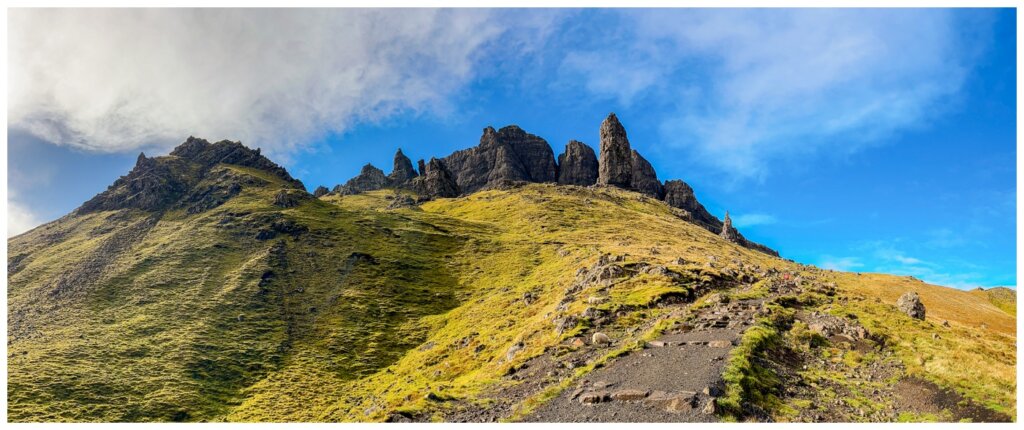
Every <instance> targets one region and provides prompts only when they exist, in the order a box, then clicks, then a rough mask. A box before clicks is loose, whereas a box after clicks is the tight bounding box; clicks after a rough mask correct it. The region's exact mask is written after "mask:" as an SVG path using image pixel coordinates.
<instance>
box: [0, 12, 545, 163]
mask: <svg viewBox="0 0 1024 430" xmlns="http://www.w3.org/2000/svg"><path fill="white" fill-rule="evenodd" d="M8 22H9V28H8V36H9V39H8V40H9V42H10V43H9V47H8V58H9V63H10V64H11V68H10V75H9V88H10V94H9V99H8V107H9V115H10V117H9V124H8V126H9V128H10V127H13V128H16V129H20V130H25V131H28V132H29V133H31V134H33V135H35V136H37V137H40V138H42V139H44V140H47V141H50V142H53V143H57V144H65V145H73V146H77V147H82V148H87V149H91V150H100V151H125V150H130V149H135V148H139V147H144V146H152V145H153V144H157V145H163V146H167V145H171V144H175V143H179V142H180V141H181V140H182V139H183V138H184V137H187V136H188V135H190V134H191V135H198V136H203V137H208V138H212V139H220V138H229V139H233V140H234V139H240V140H242V141H244V142H246V143H247V144H250V145H253V146H261V147H263V148H265V149H269V150H270V151H271V152H276V153H280V154H284V155H287V153H289V152H290V151H294V150H295V149H297V148H298V147H299V146H301V145H304V144H306V143H308V142H309V141H311V140H314V139H315V138H316V137H317V136H319V135H322V134H324V133H327V132H343V131H345V130H346V129H348V128H349V127H351V126H352V125H353V124H354V123H357V122H360V121H376V120H380V119H383V118H387V117H389V116H392V115H395V114H398V113H412V114H416V113H423V112H437V113H439V114H442V115H443V114H444V113H445V112H447V111H449V110H451V109H452V106H451V105H450V98H451V97H452V95H453V94H455V93H457V92H458V91H459V90H460V89H462V88H463V87H464V86H465V85H466V84H467V83H468V82H470V81H471V80H472V79H473V77H474V76H475V74H476V66H477V65H478V61H479V60H480V59H481V56H482V55H484V53H485V52H488V51H494V50H493V49H490V47H492V45H490V44H493V43H497V41H498V40H499V39H500V38H502V37H503V35H508V36H509V37H508V39H507V40H505V39H503V41H505V42H508V43H509V44H511V45H514V46H515V47H517V49H519V50H529V49H531V48H530V47H531V46H535V45H536V42H534V41H532V40H531V38H532V37H543V34H544V32H543V31H540V30H537V29H531V28H530V27H529V25H531V24H530V23H531V22H532V21H530V20H514V19H498V16H497V15H496V13H495V12H493V11H488V10H479V9H478V10H451V9H448V10H440V9H415V10H413V9H408V10H400V9H388V10H365V9H332V10H312V9H274V10H257V9H247V10H219V9H201V10H197V9H175V10H168V9H153V10H106V9H95V10H81V9H75V10H71V9H19V10H12V11H11V12H10V14H9V21H8ZM524 22H525V23H526V24H523V23H524ZM519 27H523V29H524V31H512V30H513V29H515V28H519ZM525 30H530V31H525Z"/></svg>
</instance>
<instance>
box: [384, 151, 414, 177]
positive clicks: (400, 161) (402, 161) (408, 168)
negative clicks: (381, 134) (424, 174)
mask: <svg viewBox="0 0 1024 430" xmlns="http://www.w3.org/2000/svg"><path fill="white" fill-rule="evenodd" d="M416 176H418V175H417V174H416V170H414V169H413V167H412V161H411V160H409V157H406V156H405V154H403V153H402V150H401V149H399V150H398V152H396V153H395V165H394V168H393V169H392V170H391V174H389V175H388V179H389V180H390V181H391V183H392V184H403V183H406V182H408V181H411V180H412V178H415V177H416Z"/></svg>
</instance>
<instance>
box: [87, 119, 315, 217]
mask: <svg viewBox="0 0 1024 430" xmlns="http://www.w3.org/2000/svg"><path fill="white" fill-rule="evenodd" d="M222 164H223V165H235V166H241V167H249V168H254V169H259V170H262V171H265V172H268V173H270V174H272V175H274V176H277V177H278V178H280V179H282V180H284V181H285V182H286V183H288V184H289V185H290V186H292V187H293V188H296V189H299V190H303V189H304V187H303V185H302V182H301V181H299V180H297V179H294V178H292V177H291V175H289V174H288V171H286V170H285V169H284V168H283V167H281V166H278V165H277V164H275V163H274V162H273V161H270V160H269V159H267V158H266V157H264V156H263V155H260V150H259V149H258V148H257V149H249V148H247V147H245V146H243V145H242V144H241V143H240V142H231V141H228V140H223V141H220V142H217V143H210V142H208V141H206V140H205V139H199V138H196V137H189V138H188V139H187V140H185V142H184V143H182V144H181V145H179V146H178V147H177V148H174V150H173V151H171V153H170V155H167V156H163V157H153V158H149V157H146V154H144V153H142V154H139V158H138V159H137V160H136V162H135V167H134V168H132V170H131V171H130V172H128V174H127V175H125V176H122V177H120V178H119V179H117V180H116V181H114V183H113V184H111V185H110V186H109V187H108V188H107V190H106V191H103V192H101V193H99V194H97V195H96V196H95V197H93V198H91V199H89V200H88V201H86V202H85V203H83V204H82V206H80V207H79V208H78V209H76V210H75V213H77V214H86V213H90V212H97V211H108V210H117V209H128V208H131V209H141V210H145V211H161V210H166V209H170V208H172V207H181V206H185V207H187V209H188V210H189V212H190V213H195V211H198V210H205V209H208V208H210V207H212V206H216V200H225V199H226V198H221V197H224V196H228V197H229V196H231V195H234V194H237V193H238V191H239V190H240V187H242V186H244V185H245V184H241V183H238V182H237V181H236V179H237V178H236V177H235V176H234V175H231V174H229V173H225V172H224V171H222V170H217V169H215V167H216V166H218V165H222ZM210 175H218V177H217V178H216V179H217V186H216V187H214V188H215V189H214V188H211V189H203V190H193V187H194V186H195V184H197V183H199V182H200V181H201V180H203V179H204V178H207V177H209V176H210ZM218 196H220V197H218Z"/></svg>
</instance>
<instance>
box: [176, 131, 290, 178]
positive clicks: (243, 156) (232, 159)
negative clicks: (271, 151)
mask: <svg viewBox="0 0 1024 430" xmlns="http://www.w3.org/2000/svg"><path fill="white" fill-rule="evenodd" d="M170 155H172V156H176V157H181V158H184V159H186V160H189V161H191V162H194V163H198V164H200V165H201V166H203V167H204V168H207V169H208V168H210V167H213V166H214V165H216V164H234V165H237V166H244V167H252V168H254V169H260V170H263V171H267V172H270V173H273V174H274V175H276V176H278V177H280V178H281V179H284V180H285V181H288V182H290V183H292V185H295V186H296V187H298V188H304V187H303V186H302V182H300V181H299V180H297V179H295V178H292V176H291V175H290V174H288V171H287V170H285V169H284V168H283V167H281V166H279V165H277V163H274V162H273V161H270V160H269V159H268V158H267V157H264V156H263V155H260V149H259V148H256V149H249V148H247V147H245V146H244V145H242V143H241V142H232V141H230V140H222V141H220V142H217V143H210V142H208V141H207V140H206V139H200V138H196V137H192V136H189V138H188V139H187V140H185V143H182V144H181V145H178V147H177V148H174V150H173V151H171V154H170Z"/></svg>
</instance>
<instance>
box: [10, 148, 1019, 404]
mask: <svg viewBox="0 0 1024 430" xmlns="http://www.w3.org/2000/svg"><path fill="white" fill-rule="evenodd" d="M223 168H230V169H233V170H234V171H235V172H236V173H238V174H242V175H250V176H253V177H256V178H259V179H261V180H263V181H264V182H266V184H267V185H265V186H262V187H248V188H245V189H243V192H242V193H241V194H240V195H238V196H236V197H234V198H232V199H231V200H229V201H228V202H227V203H225V204H224V205H222V206H220V207H217V208H215V209H213V210H210V211H207V212H204V213H200V214H195V215H189V214H187V213H185V212H184V211H182V210H176V211H172V212H170V213H167V214H164V215H163V217H162V218H160V220H159V221H158V222H157V223H156V225H155V226H154V227H153V229H152V230H150V231H149V232H148V233H147V234H145V235H144V237H142V238H140V239H139V241H138V242H137V243H135V244H134V245H133V246H131V247H130V248H128V249H126V250H124V251H123V252H122V253H120V254H119V255H116V256H113V257H114V258H113V260H112V261H111V263H110V265H109V267H108V268H107V269H106V270H104V271H103V274H102V276H101V277H100V278H99V279H98V280H97V282H95V283H94V285H91V286H90V288H89V289H88V290H86V291H82V292H81V294H77V295H74V296H71V297H67V298H59V297H53V296H51V295H48V291H49V290H50V289H51V288H52V283H53V280H54V279H57V278H58V277H59V276H60V275H61V273H64V272H67V271H72V270H74V269H76V268H79V267H81V265H83V264H84V262H85V259H86V258H88V256H89V255H90V253H94V252H96V250H97V249H100V247H101V245H102V244H103V243H104V241H105V240H107V239H109V238H110V237H111V235H112V234H114V233H113V232H102V231H100V230H102V227H104V226H107V225H111V223H113V222H115V221H112V220H114V219H116V218H123V219H126V220H127V221H116V222H122V223H128V222H134V221H138V220H141V219H143V218H144V217H145V216H147V214H143V213H140V212H131V211H122V212H119V213H114V212H102V213H95V214H89V215H85V216H79V217H70V218H66V219H63V220H61V221H59V222H56V223H53V224H50V225H48V226H46V227H42V228H40V229H37V230H33V231H32V232H29V233H28V234H25V235H22V236H19V237H16V238H14V239H12V240H11V241H9V250H10V254H11V255H12V256H14V255H19V254H27V255H30V256H31V257H30V258H28V259H26V260H25V264H24V268H23V269H22V270H21V271H19V272H18V273H16V274H14V275H12V276H10V277H9V287H8V300H9V308H8V311H9V313H10V314H11V315H12V317H11V319H10V320H9V321H12V322H14V323H15V324H12V327H11V328H9V334H17V336H15V337H14V340H13V341H12V342H11V343H10V344H9V356H8V358H9V367H8V371H9V375H10V376H9V380H8V384H9V396H10V397H9V405H8V413H9V416H10V417H11V419H12V420H15V421H107V420H142V421H148V420H176V419H177V420H205V421H217V420H230V421H297V420H304V421H379V420H383V419H385V418H387V417H388V415H389V414H391V413H394V412H404V413H407V414H413V415H417V416H420V417H428V418H430V417H434V418H439V417H440V416H441V415H440V413H441V412H443V411H445V410H446V409H447V408H450V407H452V405H454V404H458V403H462V402H469V403H477V404H481V405H486V404H488V403H489V402H491V401H492V399H488V398H486V393H489V392H492V391H493V389H494V388H495V387H497V386H499V385H500V384H508V383H513V382H510V381H507V380H506V379H504V378H503V376H504V375H505V374H506V373H508V371H509V370H510V369H512V368H514V367H516V366H519V365H521V364H522V363H523V362H525V361H526V360H528V359H530V358H531V357H534V356H536V355H538V354H541V353H542V352H543V351H544V350H545V348H549V347H552V346H555V345H557V344H559V343H561V342H564V341H565V338H566V337H567V336H570V335H572V334H573V333H574V331H570V332H567V333H562V334H558V333H557V332H556V330H555V327H554V319H555V318H556V317H558V316H559V315H562V314H564V315H569V314H573V313H579V312H581V311H582V310H583V309H584V308H585V307H587V306H590V305H588V304H587V303H586V298H587V297H589V296H591V295H601V296H606V297H608V299H609V300H608V301H607V302H606V303H604V304H602V305H601V306H602V307H613V308H614V307H621V308H623V309H633V311H631V312H632V313H631V314H630V315H629V316H628V317H627V318H624V319H623V321H630V322H631V323H635V324H636V325H638V326H640V325H644V326H646V327H653V328H652V329H651V330H648V331H641V332H637V333H635V334H634V335H633V337H631V338H629V339H631V340H630V341H626V339H623V340H624V342H625V343H624V344H622V345H621V348H633V347H635V346H636V345H637V343H635V342H632V339H633V338H636V339H639V340H642V339H644V338H646V337H645V336H647V337H649V336H651V335H652V333H655V332H657V331H658V330H661V329H663V328H664V326H665V324H667V322H668V321H672V320H671V318H672V316H671V315H669V314H667V313H665V312H661V311H659V310H646V308H645V307H646V306H648V305H650V304H651V303H652V302H654V301H656V299H657V298H658V297H661V296H664V295H666V294H681V293H683V292H684V291H687V290H688V288H687V287H686V286H685V285H684V286H680V285H678V284H677V283H672V282H669V281H668V280H667V279H666V278H664V277H662V276H655V275H640V276H638V277H636V278H633V279H632V280H629V281H626V282H620V283H616V284H614V285H612V286H611V287H610V288H608V290H607V291H604V292H601V293H598V292H597V291H596V290H595V289H594V288H595V287H591V289H588V290H584V291H581V292H579V293H578V294H577V295H576V296H575V298H574V299H573V300H572V301H571V302H570V303H569V306H568V309H567V310H565V311H558V310H557V309H556V308H557V305H558V303H559V302H560V301H561V300H562V299H563V298H564V297H565V290H566V289H567V288H568V287H569V286H570V285H571V284H572V282H573V280H574V279H575V273H576V271H577V269H579V268H581V267H587V266H590V265H591V264H593V263H594V261H596V259H597V258H598V256H599V255H601V254H603V253H610V254H615V255H623V254H628V257H627V262H639V261H644V262H648V263H650V264H662V265H666V266H668V267H669V268H672V269H675V270H678V271H680V272H686V273H690V272H691V271H698V269H700V270H706V271H708V272H714V271H716V270H717V269H709V268H705V267H704V263H705V262H706V261H708V260H709V259H710V258H712V257H713V258H714V259H716V260H717V261H718V262H719V263H718V264H719V266H721V265H722V264H725V262H729V261H731V260H732V259H734V258H735V259H739V260H742V261H743V262H744V264H748V265H758V266H761V267H764V268H777V269H781V270H812V269H810V268H806V267H803V266H799V265H797V264H794V263H791V262H787V261H785V260H781V259H777V258H774V257H770V256H768V255H766V254H762V253H758V252H755V251H752V250H749V249H745V248H741V247H738V246H736V245H734V244H731V243H728V242H725V241H723V240H722V239H721V238H719V237H718V236H716V235H714V234H711V233H709V232H707V231H706V230H704V229H702V228H700V227H697V226H695V225H693V224H690V223H687V222H685V221H683V220H681V219H680V218H679V217H677V216H676V213H675V210H674V209H671V208H669V207H668V206H666V205H665V204H664V203H662V202H659V201H656V200H653V199H649V198H646V197H642V196H640V195H638V194H636V193H631V192H626V191H622V190H617V189H600V188H598V189H591V188H581V187H564V186H557V187H556V186H553V185H544V184H534V185H529V186H525V187H521V188H515V189H510V190H489V191H483V192H479V193H476V194H473V195H470V196H466V197H460V198H455V199H439V200H435V201H431V202H428V203H425V204H422V205H421V206H419V207H411V208H400V209H387V208H388V207H389V204H390V199H389V196H391V195H393V193H394V192H393V191H389V190H383V191H377V192H371V193H366V194H363V195H356V196H335V195H329V196H326V197H323V198H321V199H310V200H308V201H306V202H304V203H302V204H301V205H299V206H298V207H294V208H287V209H283V208H278V207H275V206H273V205H272V204H271V202H272V201H273V196H274V194H275V193H276V192H277V190H278V189H280V188H281V187H284V186H286V184H284V183H282V182H281V181H279V180H277V179H276V178H274V177H273V176H272V175H267V174H265V173H264V172H260V171H256V170H253V169H244V168H237V167H233V166H232V167H223ZM232 213H234V214H238V213H248V214H250V215H246V216H242V217H241V220H239V219H238V218H239V217H235V218H231V216H230V215H231V214H232ZM258 214H268V215H279V216H282V217H284V218H286V219H289V220H292V221H293V222H295V223H297V224H300V225H302V226H305V227H306V228H307V229H308V231H307V232H306V233H303V234H300V235H297V236H295V237H292V236H289V235H285V234H282V235H279V236H278V237H275V238H273V239H271V240H266V241H260V240H256V239H255V237H254V233H255V231H253V230H252V228H251V227H248V226H246V224H245V223H246V221H244V220H245V219H248V218H246V217H251V216H253V215H258ZM224 219H235V220H234V221H229V222H227V223H222V222H223V220H224ZM97 229H99V230H97ZM98 231H99V232H98ZM97 232H98V233H97ZM57 233H61V240H54V239H53V237H55V235H56V234H57ZM281 246H283V249H284V256H285V257H284V259H283V261H282V260H280V259H278V258H277V257H276V255H277V254H275V252H274V251H272V250H273V249H275V247H281ZM365 256H370V257H365ZM677 257H682V258H683V259H684V260H686V261H688V262H692V263H687V264H686V265H685V266H677V265H676V264H675V260H676V258H677ZM267 271H271V272H273V273H274V276H273V277H272V279H271V281H270V282H269V283H264V284H265V285H263V286H261V282H260V279H261V277H262V276H263V275H264V274H265V273H266V272H267ZM827 276H831V277H834V278H835V282H837V284H839V286H840V288H841V289H842V290H843V291H844V294H856V295H861V296H864V297H867V298H869V299H868V300H864V301H861V302H854V303H852V304H850V306H861V304H864V305H870V304H872V303H873V301H872V300H870V299H872V298H874V297H879V298H880V299H881V300H882V303H881V304H878V305H877V306H876V307H871V306H864V307H863V308H861V307H856V308H851V311H852V312H858V313H861V314H863V317H864V318H866V319H869V320H870V319H871V318H877V319H878V322H877V324H875V325H869V328H871V329H873V330H876V331H883V332H884V331H886V330H891V329H890V328H887V327H885V324H887V323H888V322H889V320H890V319H893V318H897V316H895V314H894V313H893V312H892V311H891V310H890V309H889V308H887V307H886V306H891V305H890V303H893V302H895V298H896V297H898V295H899V293H900V291H901V288H904V287H907V288H909V287H910V286H914V287H915V288H921V289H920V290H919V292H920V293H921V294H922V298H923V300H924V301H925V304H926V306H928V312H929V322H930V323H931V324H932V326H936V323H935V322H934V321H939V320H936V318H942V319H948V320H949V321H950V322H951V324H953V327H954V329H955V330H946V331H945V332H943V331H941V330H942V329H941V328H936V327H931V326H927V327H926V326H922V328H920V330H924V331H925V334H927V333H930V331H936V330H939V332H940V333H942V334H943V337H942V340H943V341H944V342H955V341H958V340H961V339H960V337H961V336H963V337H965V342H966V343H964V347H965V348H967V347H972V346H981V345H988V346H987V348H988V349H983V350H982V351H983V352H982V353H998V354H1001V355H999V358H992V357H989V358H985V360H988V361H982V362H983V363H988V362H991V363H997V364H999V363H1002V364H999V366H1004V367H998V366H997V367H996V369H995V370H994V371H993V372H991V373H989V374H984V375H978V374H977V373H983V372H985V368H984V367H980V366H979V367H977V368H976V370H975V374H970V375H969V376H971V377H973V378H975V379H976V380H977V381H978V382H977V384H975V385H974V386H970V385H969V384H967V382H969V380H968V379H967V376H968V375H964V376H963V377H959V378H958V377H956V376H955V375H952V374H951V373H946V372H941V371H939V368H938V367H936V366H937V365H936V364H935V363H943V364H942V366H941V367H942V368H945V367H949V368H950V369H952V368H953V366H955V365H959V364H963V365H966V364H968V363H972V364H973V363H974V362H976V361H968V360H978V359H979V358H978V357H976V355H977V354H973V353H970V352H961V353H960V354H954V353H952V352H950V351H942V350H940V348H942V347H948V345H946V344H945V343H939V342H937V341H933V339H932V338H931V337H930V336H918V337H920V339H917V338H908V339H907V340H906V341H907V342H908V344H907V346H906V347H904V349H906V350H908V351H910V350H911V349H910V348H911V347H913V348H918V349H927V350H928V351H930V353H931V354H932V358H930V359H929V361H927V362H926V363H925V364H924V365H921V366H920V371H921V372H924V373H926V374H928V372H930V373H931V374H935V375H937V376H936V378H935V379H937V380H938V381H940V382H946V383H947V384H948V385H951V386H955V387H957V388H958V389H960V390H962V391H965V392H966V393H967V394H968V395H971V396H974V397H976V398H980V399H988V400H987V401H989V402H990V403H991V402H994V403H995V404H1006V402H1007V400H1008V399H1010V400H1012V399H1014V398H1015V397H1014V394H1015V390H1014V389H1009V390H1006V388H1007V387H1011V388H1015V386H1013V385H1006V384H1013V382H1012V381H1013V369H1012V365H1010V367H1009V370H1008V372H1007V371H1006V368H1005V366H1006V365H1007V363H1014V362H1015V351H1014V350H1013V349H1012V348H1009V349H1007V348H1006V347H1005V346H1006V345H1011V346H1012V340H1013V339H1014V338H1015V334H1014V333H1013V332H1012V324H1013V321H1014V320H1013V317H1012V316H1009V315H1007V314H1006V313H1005V312H1002V311H999V310H998V309H997V308H995V307H994V306H992V305H991V303H990V302H988V301H987V299H986V300H982V299H981V298H978V297H975V296H973V295H970V294H967V293H960V292H955V291H952V290H949V289H945V288H941V287H932V286H925V285H924V284H919V283H913V284H912V285H911V284H907V285H904V284H903V282H905V281H906V280H905V279H904V278H897V277H890V276H884V275H863V276H859V277H858V276H856V275H853V274H842V273H835V274H828V275H827ZM918 286H920V287H918ZM751 291H752V292H747V293H743V294H762V293H763V291H761V290H760V289H758V288H754V289H752V290H751ZM960 294H962V295H963V296H961V295H960ZM947 296H948V297H950V298H953V299H956V300H960V301H962V304H965V305H967V306H981V307H982V308H984V306H988V308H984V309H994V310H995V311H996V312H999V315H1001V316H995V315H994V314H989V313H984V314H982V315H977V314H976V313H963V315H961V312H959V311H957V310H956V309H955V307H956V306H953V305H950V306H949V307H950V309H946V305H943V304H934V305H933V303H931V302H933V301H937V300H940V299H944V298H946V297H947ZM527 297H529V300H527V299H526V298H527ZM982 302H984V303H982ZM984 309H983V310H984ZM560 312H561V314H560ZM1000 318H1002V319H1000ZM980 322H986V323H987V324H989V328H988V329H987V332H995V333H999V334H1000V335H1001V336H1002V337H999V338H992V337H991V336H985V337H974V335H975V334H977V333H981V332H979V330H981V329H979V328H977V324H978V323H980ZM908 324H910V325H911V326H912V327H913V324H914V323H912V322H911V323H908ZM971 324H974V325H971ZM659 327H660V328H659ZM1006 327H1010V331H1009V332H1005V329H1006ZM987 332H986V333H987ZM890 336H892V338H893V339H903V337H901V336H902V334H900V333H894V334H890ZM1007 342H1008V343H1007ZM518 343H522V345H523V347H522V349H521V350H519V351H518V352H516V353H514V354H509V353H508V352H509V351H510V348H511V347H512V346H513V345H516V344H518ZM613 352H614V351H613ZM609 355H613V354H609ZM908 357H909V355H908ZM929 363H931V364H930V365H929ZM582 372H586V370H582V371H581V373H582ZM1008 381H1009V382H1008ZM560 384H562V383H559V382H558V381H551V385H550V386H548V387H547V389H545V390H542V392H541V393H540V394H538V395H537V396H533V397H530V398H529V399H530V400H529V402H532V403H530V404H524V405H523V408H520V409H518V410H519V411H520V412H519V413H520V414H522V413H524V412H523V411H528V410H529V408H530V407H533V406H535V405H536V403H537V402H539V401H542V400H543V399H544V398H545V396H544V395H543V393H548V394H549V395H550V394H551V393H556V392H557V390H558V387H559V386H560ZM1000 384H1002V385H1000ZM999 390H1003V393H1002V394H998V391H999ZM452 400H459V402H453V401H452ZM1009 404H1011V405H1012V402H1010V403H1009ZM1011 407H1012V406H1011ZM1004 410H1007V409H1006V408H1004Z"/></svg>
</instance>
